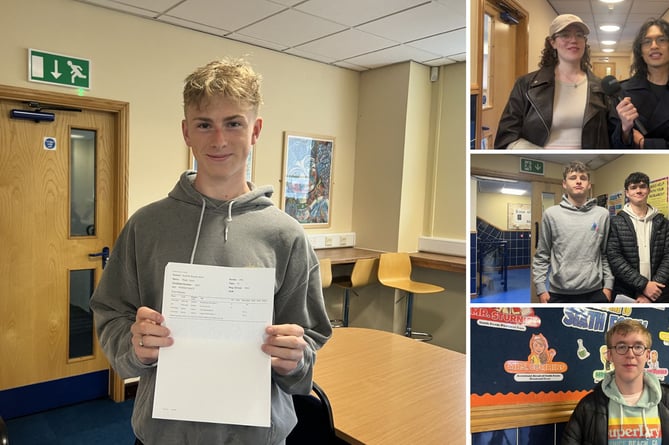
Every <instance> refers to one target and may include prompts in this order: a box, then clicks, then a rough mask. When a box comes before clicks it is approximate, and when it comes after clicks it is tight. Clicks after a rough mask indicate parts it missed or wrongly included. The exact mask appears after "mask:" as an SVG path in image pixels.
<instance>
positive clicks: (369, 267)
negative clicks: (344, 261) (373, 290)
mask: <svg viewBox="0 0 669 445" xmlns="http://www.w3.org/2000/svg"><path fill="white" fill-rule="evenodd" d="M378 262H379V261H378V259H377V258H360V259H358V260H356V261H355V264H354V265H353V271H351V287H362V286H367V285H368V284H370V283H371V282H373V281H376V279H377V277H376V276H377V268H378V267H377V266H378Z"/></svg>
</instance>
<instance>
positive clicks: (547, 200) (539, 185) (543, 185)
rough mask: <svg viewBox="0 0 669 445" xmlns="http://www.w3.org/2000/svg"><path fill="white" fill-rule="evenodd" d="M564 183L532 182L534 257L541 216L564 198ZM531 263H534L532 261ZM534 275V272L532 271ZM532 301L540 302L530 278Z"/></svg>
mask: <svg viewBox="0 0 669 445" xmlns="http://www.w3.org/2000/svg"><path fill="white" fill-rule="evenodd" d="M562 193H563V190H562V184H556V183H552V182H540V181H533V182H532V248H531V253H532V258H534V254H535V252H536V251H537V242H538V241H539V229H540V228H541V217H542V216H543V214H544V211H545V210H546V209H547V208H548V207H550V206H552V205H555V204H559V203H560V201H561V200H562ZM530 264H533V263H532V262H530ZM530 276H532V273H530ZM530 283H531V284H530V289H531V290H530V302H532V303H539V297H538V296H537V290H536V287H535V286H534V280H533V279H531V278H530Z"/></svg>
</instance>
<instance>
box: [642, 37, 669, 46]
mask: <svg viewBox="0 0 669 445" xmlns="http://www.w3.org/2000/svg"><path fill="white" fill-rule="evenodd" d="M653 42H655V44H656V45H657V46H667V44H669V37H667V36H660V37H655V38H654V39H651V38H645V39H643V40H642V41H641V46H642V47H643V48H650V46H651V45H652V44H653Z"/></svg>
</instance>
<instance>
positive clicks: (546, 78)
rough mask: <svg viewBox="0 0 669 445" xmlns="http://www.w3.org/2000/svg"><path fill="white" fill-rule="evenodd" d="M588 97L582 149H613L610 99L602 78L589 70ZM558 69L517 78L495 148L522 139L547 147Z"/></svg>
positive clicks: (498, 130)
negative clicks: (609, 124) (609, 112)
mask: <svg viewBox="0 0 669 445" xmlns="http://www.w3.org/2000/svg"><path fill="white" fill-rule="evenodd" d="M588 90H589V94H588V99H587V103H586V108H585V115H584V118H583V122H584V124H583V133H582V136H581V145H582V148H609V146H610V143H609V130H608V110H609V99H608V97H607V96H606V95H605V94H604V91H603V90H602V86H601V80H600V79H599V78H598V77H596V76H595V75H594V74H592V72H590V71H588ZM554 96H555V71H554V68H552V67H551V68H541V69H540V70H538V71H534V72H532V73H529V74H526V75H525V76H522V77H520V78H518V79H517V80H516V83H515V85H514V86H513V90H512V91H511V95H510V96H509V101H508V102H507V104H506V107H505V108H504V112H503V113H502V117H501V119H500V120H499V126H498V128H497V135H496V136H495V148H507V145H509V144H510V143H511V142H513V141H516V140H518V139H519V138H523V139H526V140H528V141H530V142H532V143H533V144H535V145H539V146H542V147H543V146H544V145H546V142H547V141H548V136H549V134H550V129H551V124H552V122H553V98H554Z"/></svg>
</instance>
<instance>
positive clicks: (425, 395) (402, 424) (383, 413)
mask: <svg viewBox="0 0 669 445" xmlns="http://www.w3.org/2000/svg"><path fill="white" fill-rule="evenodd" d="M314 381H315V382H316V383H318V384H319V385H320V386H321V387H322V388H323V389H324V390H325V393H326V394H327V396H328V398H329V399H330V403H331V404H332V411H333V415H334V423H335V428H336V430H337V435H338V436H339V437H341V438H342V439H344V440H346V441H348V442H350V443H352V444H368V445H373V444H383V445H387V444H393V445H402V444H407V445H408V444H411V445H415V444H421V445H432V444H435V445H441V444H444V443H448V444H454V445H459V444H464V443H465V417H466V414H467V413H466V410H465V355H464V354H461V353H459V352H454V351H450V350H448V349H444V348H441V347H439V346H435V345H431V344H429V343H424V342H419V341H416V340H412V339H410V338H407V337H404V336H401V335H398V334H393V333H390V332H385V331H377V330H373V329H363V328H351V327H348V328H337V329H335V330H334V333H333V336H332V338H331V339H330V341H328V343H326V345H325V346H324V347H323V349H321V350H320V351H318V355H317V357H316V365H315V367H314Z"/></svg>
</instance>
